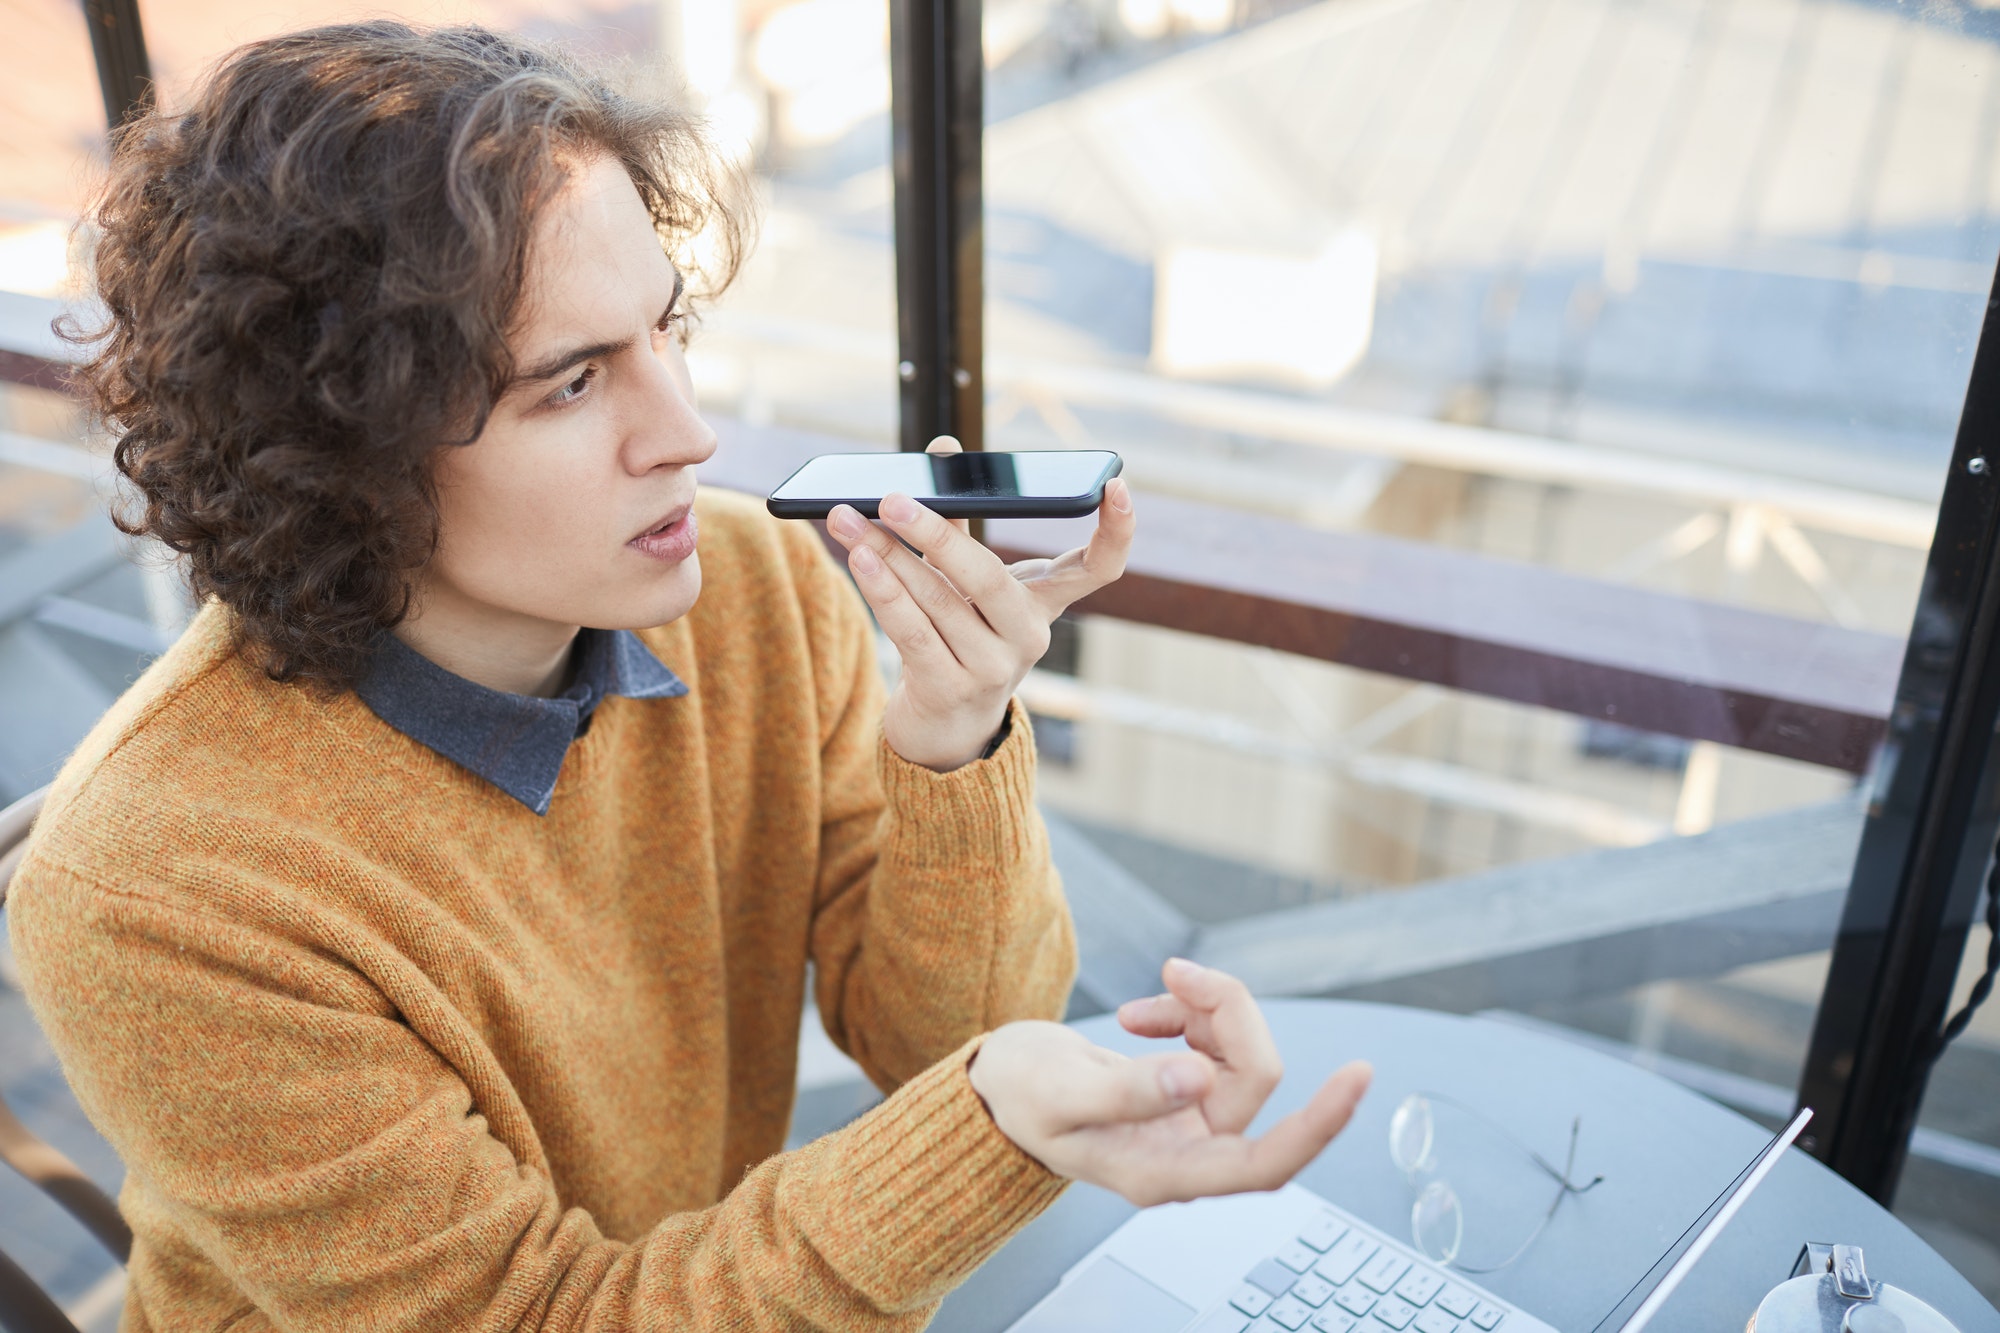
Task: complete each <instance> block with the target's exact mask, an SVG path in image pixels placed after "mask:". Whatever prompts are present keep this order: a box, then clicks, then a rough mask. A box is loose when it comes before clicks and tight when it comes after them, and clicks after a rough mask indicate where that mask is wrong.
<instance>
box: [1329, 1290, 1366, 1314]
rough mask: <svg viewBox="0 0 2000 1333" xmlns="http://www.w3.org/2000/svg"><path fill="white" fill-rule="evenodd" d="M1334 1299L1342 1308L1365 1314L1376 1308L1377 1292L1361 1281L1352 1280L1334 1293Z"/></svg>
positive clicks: (1350, 1311)
mask: <svg viewBox="0 0 2000 1333" xmlns="http://www.w3.org/2000/svg"><path fill="white" fill-rule="evenodd" d="M1333 1299H1334V1301H1335V1302H1336V1303H1337V1304H1338V1305H1339V1306H1340V1308H1341V1309H1343V1310H1345V1311H1347V1312H1348V1313H1349V1314H1353V1315H1364V1314H1367V1313H1368V1312H1369V1311H1370V1310H1372V1309H1374V1308H1375V1293H1374V1292H1372V1291H1370V1290H1368V1288H1366V1287H1364V1286H1362V1285H1361V1284H1360V1283H1359V1282H1350V1283H1348V1284H1347V1285H1346V1286H1344V1287H1342V1288H1341V1289H1340V1290H1339V1291H1337V1292H1335V1293H1334V1294H1333Z"/></svg>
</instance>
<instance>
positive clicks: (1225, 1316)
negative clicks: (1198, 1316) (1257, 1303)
mask: <svg viewBox="0 0 2000 1333" xmlns="http://www.w3.org/2000/svg"><path fill="white" fill-rule="evenodd" d="M1248 1327H1250V1316H1249V1315H1247V1314H1244V1313H1243V1312H1242V1311H1241V1310H1238V1309H1236V1308H1235V1307H1234V1306H1229V1305H1225V1306H1223V1307H1222V1308H1221V1309H1220V1310H1217V1311H1215V1312H1214V1313H1213V1314H1211V1315H1209V1317H1208V1318H1206V1319H1204V1320H1202V1321H1201V1322H1200V1323H1199V1324H1196V1325H1195V1326H1194V1327H1193V1328H1191V1329H1189V1330H1188V1333H1243V1330H1244V1329H1246V1328H1248Z"/></svg>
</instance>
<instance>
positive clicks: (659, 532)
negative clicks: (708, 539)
mask: <svg viewBox="0 0 2000 1333" xmlns="http://www.w3.org/2000/svg"><path fill="white" fill-rule="evenodd" d="M695 541H696V530H695V517H694V510H693V509H691V508H689V507H687V506H686V505H683V506H681V507H680V508H678V509H676V510H674V511H673V512H672V513H671V514H669V515H668V516H667V517H665V518H663V519H661V520H660V521H659V522H658V523H655V524H654V525H653V526H652V527H650V528H648V529H646V530H645V531H644V532H642V533H640V534H639V535H638V536H636V537H634V538H632V539H631V540H630V541H628V542H626V543H625V544H626V545H627V546H629V547H631V548H632V549H633V550H635V551H638V552H639V553H640V554H641V555H649V556H651V557H653V558H654V559H655V560H665V561H669V562H672V561H677V560H685V559H687V558H688V557H689V556H690V555H693V554H694V548H695Z"/></svg>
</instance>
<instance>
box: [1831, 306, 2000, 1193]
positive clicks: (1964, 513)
mask: <svg viewBox="0 0 2000 1333" xmlns="http://www.w3.org/2000/svg"><path fill="white" fill-rule="evenodd" d="M1997 482H2000V290H1996V294H1995V296H1994V298H1992V299H1990V300H1989V301H1988V302H1987V307H1986V318H1985V324H1984V327H1983V328H1982V329H1981V330H1980V335H1979V348H1978V351H1977V353H1976V354H1975V355H1974V357H1973V364H1972V380H1971V384H1970V385H1969V386H1968V388H1967V390H1966V395H1965V408H1964V411H1963V413H1962V414H1961V416H1960V418H1959V427H1958V440H1957V444H1956V446H1955V448H1954V449H1953V451H1952V460H1951V472H1950V474H1949V476H1947V478H1946V479H1945V486H1944V496H1943V499H1942V500H1941V501H1940V502H1939V505H1938V518H1937V534H1936V536H1935V537H1934V538H1933V539H1932V541H1931V551H1930V559H1929V562H1928V564H1927V565H1926V567H1925V570H1924V581H1923V587H1922V591H1921V592H1920V594H1919V596H1918V600H1917V613H1916V617H1915V621H1914V623H1913V625H1912V627H1911V630H1910V639H1909V645H1908V647H1907V648H1906V649H1905V651H1904V657H1903V672H1902V677H1901V679H1900V680H1899V681H1898V683H1897V686H1896V703H1895V707H1894V709H1893V711H1892V712H1891V714H1890V718H1889V734H1888V737H1887V739H1886V740H1885V741H1884V742H1883V749H1882V754H1881V758H1880V762H1879V764H1878V767H1877V772H1876V776H1875V788H1874V794H1873V797H1872V800H1871V802H1870V805H1869V810H1868V820H1867V824H1866V826H1865V828H1864V830H1863V832H1862V836H1861V850H1860V854H1859V855H1858V856H1857V857H1856V858H1855V864H1854V875H1853V879H1852V881H1851V882H1850V884H1849V887H1848V892H1847V904H1846V907H1845V909H1844V911H1843V913H1842V917H1841V923H1840V933H1839V935H1838V937H1837V938H1836V940H1835V942H1834V946H1833V958H1832V962H1831V965H1830V967H1829V968H1828V971H1827V978H1826V989H1825V991H1824V992H1823V993H1822V994H1821V996H1820V1005H1819V1014H1818V1016H1817V1018H1816V1019H1815V1021H1814V1024H1813V1035H1812V1043H1811V1045H1810V1047H1809V1048H1808V1051H1807V1055H1806V1065H1805V1070H1804V1073H1803V1075H1802V1076H1801V1078H1800V1082H1799V1103H1800V1105H1802V1106H1810V1107H1812V1108H1813V1110H1814V1113H1815V1115H1814V1119H1813V1122H1812V1124H1810V1125H1808V1126H1807V1128H1806V1136H1805V1137H1803V1138H1802V1139H1801V1142H1802V1143H1803V1144H1804V1145H1805V1146H1806V1147H1807V1148H1808V1149H1809V1150H1810V1151H1811V1152H1813V1153H1814V1154H1815V1155H1816V1156H1817V1157H1819V1158H1820V1160H1821V1161H1824V1162H1825V1163H1826V1164H1827V1165H1828V1166H1831V1167H1832V1168H1833V1169H1834V1170H1836V1171H1838V1172H1839V1173H1840V1174H1841V1175H1843V1176H1845V1177H1846V1178H1847V1179H1848V1180H1850V1181H1852V1182H1853V1183H1854V1184H1855V1185H1857V1186H1859V1187H1860V1188H1861V1189H1863V1190H1865V1191H1867V1192H1868V1193H1869V1194H1870V1195H1872V1196H1874V1197H1875V1198H1876V1199H1877V1200H1879V1201H1881V1202H1882V1203H1884V1204H1887V1203H1889V1202H1890V1201H1891V1200H1892V1199H1893V1198H1894V1196H1895V1192H1896V1183H1897V1180H1898V1178H1899V1177H1900V1176H1901V1174H1902V1169H1903V1161H1904V1158H1905V1156H1906V1154H1907V1153H1908V1150H1909V1142H1910V1134H1911V1132H1912V1131H1913V1130H1914V1129H1915V1128H1916V1121H1917V1110H1918V1108H1919V1106H1920V1105H1921V1104H1922V1102H1923V1095H1924V1086H1925V1083H1926V1080H1927V1079H1928V1078H1929V1075H1930V1066H1931V1061H1932V1058H1933V1056H1934V1055H1935V1053H1936V1050H1937V1041H1938V1033H1939V1031H1940V1030H1941V1029H1942V1027H1943V1026H1944V1019H1945V1008H1946V1006H1947V1005H1948V1004H1949V1003H1950V1000H1951V988H1952V983H1953V981H1954V979H1955V977H1956V975H1957V972H1958V964H1959V960H1960V959H1961V957H1962V956H1963V954H1964V951H1965V942H1966V936H1967V932H1968V931H1969V929H1970V927H1971V922H1972V916H1973V913H1974V911H1975V910H1976V909H1977V906H1978V901H1979V894H1980V889H1981V882H1982V877H1983V875H1984V872H1985V869H1986V866H1987V864H1988V861H1989V860H1990V858H1991V855H1992V851H1993V840H1994V836H1995V831H1996V827H2000V802H1996V796H2000V786H1996V781H1995V779H1996V768H2000V764H1996V757H2000V745H1996V736H1995V730H1994V728H1995V722H1996V718H2000V659H1996V648H2000V643H1996V627H2000V563H1997V562H2000V503H1996V501H2000V485H1996V483H1997Z"/></svg>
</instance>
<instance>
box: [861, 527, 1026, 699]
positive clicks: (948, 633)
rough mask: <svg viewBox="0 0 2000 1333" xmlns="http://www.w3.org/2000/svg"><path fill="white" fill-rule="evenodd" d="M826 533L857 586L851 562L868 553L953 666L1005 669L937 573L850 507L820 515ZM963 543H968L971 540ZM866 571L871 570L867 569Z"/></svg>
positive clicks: (976, 620) (990, 638)
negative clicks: (844, 555) (927, 624)
mask: <svg viewBox="0 0 2000 1333" xmlns="http://www.w3.org/2000/svg"><path fill="white" fill-rule="evenodd" d="M826 530H827V531H828V532H830V533H832V534H833V538H834V540H835V541H837V542H839V543H840V544H841V545H842V546H845V547H846V548H847V551H848V559H847V566H848V569H849V570H851V571H853V572H854V575H855V582H856V583H857V584H859V583H860V581H861V578H862V574H861V571H860V567H859V566H858V565H857V563H856V562H857V560H861V559H864V557H862V556H861V552H862V551H867V552H869V554H870V556H872V558H873V559H874V561H875V563H876V564H877V565H881V566H886V567H887V570H888V574H887V577H888V578H890V579H892V580H893V581H895V582H896V583H897V584H899V585H900V586H901V588H902V590H903V591H904V592H906V593H908V594H909V596H910V598H911V599H912V600H913V601H914V602H915V603H916V605H917V606H918V607H919V608H921V609H922V611H923V613H924V614H925V615H926V616H928V617H929V618H930V621H931V623H932V626H933V627H934V628H935V630H936V631H937V633H938V634H939V635H940V636H941V637H942V638H943V640H944V642H945V644H946V645H947V646H948V647H949V648H950V649H951V652H952V654H953V655H954V657H955V658H956V659H957V660H958V662H960V663H961V664H963V665H964V666H966V667H967V668H978V667H980V666H981V665H982V664H990V668H991V669H990V670H989V671H988V673H987V674H992V673H993V672H997V671H1000V670H1001V669H1002V668H1003V667H1004V666H1005V663H1004V662H1002V661H1001V660H1000V659H1001V658H1002V657H1003V656H1004V654H1003V653H1002V652H1001V651H1000V649H1001V645H1000V644H999V643H998V642H997V641H996V638H995V635H994V632H993V628H992V626H990V625H988V624H987V623H986V621H985V620H984V619H983V618H982V617H981V616H980V613H979V611H978V610H977V609H976V608H975V607H974V606H973V605H972V604H971V603H970V602H968V601H966V600H965V598H964V597H962V596H960V595H959V592H958V590H957V589H956V588H954V587H952V586H951V584H950V582H948V581H947V580H946V579H945V577H944V575H943V574H941V573H940V572H939V571H937V570H935V569H933V568H931V567H930V566H929V565H927V564H925V563H924V562H923V560H921V559H920V558H918V556H917V555H916V554H915V553H914V552H912V551H911V550H910V549H909V548H908V547H906V546H904V545H903V544H902V543H901V542H899V541H897V540H896V539H895V538H894V537H892V536H890V535H889V534H888V533H887V532H884V531H883V530H882V529H881V528H879V527H876V526H875V525H874V524H873V523H870V522H869V521H868V520H867V519H865V518H863V517H862V516H861V513H860V511H859V510H857V509H855V508H854V507H853V506H851V505H836V506H835V507H834V509H833V511H832V512H831V513H829V514H828V515H827V516H826ZM965 540H967V541H970V540H971V538H969V537H968V538H966V539H965ZM870 572H871V573H873V572H874V571H873V570H872V569H871V570H870ZM862 595H863V596H864V597H866V596H867V595H868V591H867V589H866V588H864V589H863V590H862ZM874 604H875V602H874V599H873V598H870V599H869V605H871V606H873V605H874ZM885 629H886V626H885ZM906 661H907V659H906Z"/></svg>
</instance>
